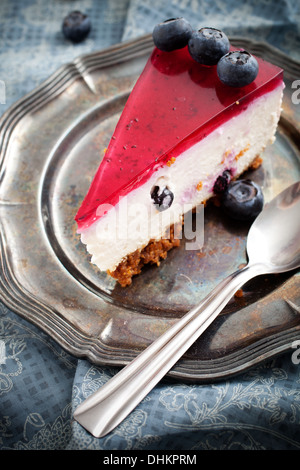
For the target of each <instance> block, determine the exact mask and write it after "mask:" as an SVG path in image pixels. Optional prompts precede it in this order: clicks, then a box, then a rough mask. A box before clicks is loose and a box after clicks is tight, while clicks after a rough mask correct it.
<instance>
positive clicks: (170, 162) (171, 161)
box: [166, 157, 176, 166]
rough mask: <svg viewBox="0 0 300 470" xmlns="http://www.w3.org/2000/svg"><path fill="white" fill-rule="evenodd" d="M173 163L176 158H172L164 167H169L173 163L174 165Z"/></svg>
mask: <svg viewBox="0 0 300 470" xmlns="http://www.w3.org/2000/svg"><path fill="white" fill-rule="evenodd" d="M175 161H176V158H175V157H172V158H171V159H170V160H168V161H167V163H166V165H167V166H171V165H173V163H175Z"/></svg>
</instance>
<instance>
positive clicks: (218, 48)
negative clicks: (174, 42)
mask: <svg viewBox="0 0 300 470" xmlns="http://www.w3.org/2000/svg"><path fill="white" fill-rule="evenodd" d="M229 48H230V43H229V39H228V37H227V36H226V34H224V33H223V31H220V30H219V29H215V28H201V29H199V31H194V32H193V34H192V36H191V38H190V39H189V42H188V49H189V53H190V55H191V57H192V58H193V59H194V60H195V61H196V62H199V63H200V64H203V65H215V64H217V63H218V61H219V60H220V59H221V57H223V55H225V54H227V52H228V51H229Z"/></svg>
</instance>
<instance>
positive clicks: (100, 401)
mask: <svg viewBox="0 0 300 470" xmlns="http://www.w3.org/2000/svg"><path fill="white" fill-rule="evenodd" d="M247 252H248V258H249V262H248V264H247V266H246V267H244V268H242V269H240V270H238V271H236V272H235V273H233V274H231V275H230V276H228V277H227V278H226V279H224V280H223V281H222V282H221V283H220V284H219V285H217V286H216V287H215V288H214V289H213V291H212V292H211V293H210V294H209V295H208V296H207V297H205V299H203V300H202V301H201V302H200V304H198V305H197V306H196V307H195V308H193V309H192V310H190V311H189V312H188V313H187V314H185V315H184V316H183V317H182V318H181V319H180V320H179V321H178V322H176V323H175V325H173V326H172V327H171V328H169V329H168V330H167V331H166V333H164V334H163V335H162V336H160V337H159V338H158V339H157V340H155V341H154V342H153V343H152V344H151V345H150V346H149V347H148V348H146V349H145V350H144V351H143V352H142V353H141V354H139V355H138V356H137V357H136V358H135V359H134V360H133V361H132V362H130V363H129V364H128V365H127V366H125V367H124V368H123V369H122V370H121V371H120V372H119V373H118V374H116V375H115V376H114V377H113V378H112V379H111V380H109V381H108V382H107V383H106V384H105V385H104V386H103V387H102V388H101V389H99V390H98V391H96V392H95V393H94V394H92V395H91V396H90V397H89V398H87V399H86V400H85V401H84V402H83V403H81V404H80V405H79V406H78V408H77V409H76V411H75V413H74V418H75V419H76V420H77V421H78V422H79V423H80V424H81V425H82V426H83V427H84V428H86V429H87V430H88V431H89V432H90V433H91V434H93V435H94V436H95V437H103V436H105V435H106V434H108V433H109V432H110V431H112V430H113V429H114V428H115V427H116V426H117V425H118V424H119V423H120V422H121V421H123V419H124V418H125V417H126V416H127V415H128V414H129V413H130V412H131V411H132V410H133V409H134V408H135V407H136V406H137V405H138V404H139V403H140V401H141V400H142V399H143V398H144V397H145V396H146V395H147V394H148V393H149V392H150V390H152V388H153V387H154V386H155V385H156V384H157V383H158V382H159V381H160V380H161V378H162V377H163V376H164V375H165V374H166V373H167V372H168V371H169V370H170V369H171V367H172V366H173V365H174V364H175V363H176V362H177V361H178V360H179V359H180V357H181V356H182V355H183V354H184V353H185V352H186V351H187V349H188V348H189V347H190V346H191V345H192V344H193V343H194V341H196V339H197V338H198V337H199V336H200V335H201V334H202V333H203V331H205V330H206V328H207V327H208V326H209V325H210V324H211V323H212V321H213V320H214V319H215V318H216V317H217V315H218V314H219V313H220V312H221V310H222V309H223V308H224V307H225V305H226V304H227V303H228V301H229V300H230V298H231V297H232V296H233V295H234V293H235V292H236V291H237V290H238V289H239V288H240V287H241V286H242V285H243V284H244V283H245V282H247V281H249V280H250V279H252V278H253V277H255V276H257V275H260V274H270V273H282V272H286V271H289V270H292V269H296V268H297V267H299V266H300V181H299V182H297V183H295V184H293V185H292V186H290V187H289V188H287V189H285V190H284V191H283V192H282V193H281V194H279V195H278V196H277V197H276V198H275V199H273V200H272V201H271V202H270V203H268V204H266V205H265V207H264V209H263V211H262V212H261V213H260V214H259V216H258V217H257V218H256V220H255V222H254V223H253V224H252V226H251V228H250V230H249V234H248V239H247Z"/></svg>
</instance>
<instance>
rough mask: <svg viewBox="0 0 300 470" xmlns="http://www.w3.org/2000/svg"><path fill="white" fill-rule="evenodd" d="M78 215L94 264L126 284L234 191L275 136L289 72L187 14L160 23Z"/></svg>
mask: <svg viewBox="0 0 300 470" xmlns="http://www.w3.org/2000/svg"><path fill="white" fill-rule="evenodd" d="M153 39H154V43H155V47H154V50H153V52H152V54H151V56H150V57H149V60H148V62H147V64H146V66H145V68H144V70H143V72H142V73H141V75H140V77H139V79H138V80H137V82H136V85H135V87H134V88H133V90H132V92H131V94H130V96H129V98H128V101H127V103H126V105H125V107H124V110H123V112H122V115H121V117H120V120H119V122H118V124H117V126H116V129H115V131H114V133H113V135H112V138H111V140H110V143H109V145H108V147H107V149H106V152H105V155H104V157H103V159H102V161H101V163H100V166H99V168H98V170H97V172H96V175H95V177H94V179H93V181H92V184H91V186H90V188H89V190H88V193H87V195H86V197H85V199H84V200H83V202H82V205H81V207H80V208H79V210H78V213H77V215H76V221H77V225H78V233H79V234H80V235H81V241H82V242H83V243H84V244H85V245H86V248H87V251H88V252H89V253H90V254H91V255H92V259H91V262H92V263H94V264H96V265H97V266H98V267H99V269H100V270H101V271H106V272H108V273H109V274H110V275H111V276H112V277H113V278H115V279H117V280H118V281H119V283H120V284H121V285H122V286H126V285H129V284H130V283H131V282H132V277H133V276H134V275H135V274H138V273H140V272H141V269H142V267H143V265H144V264H148V263H155V264H157V265H159V263H160V260H161V259H163V258H165V257H166V255H167V252H168V251H169V250H170V249H171V248H173V247H174V246H178V245H179V243H180V239H179V238H178V237H177V236H176V231H177V228H178V227H180V226H181V225H182V221H183V217H184V212H185V210H187V209H186V208H188V209H190V208H191V207H196V206H198V205H200V204H202V203H204V202H206V201H208V200H209V199H210V198H212V197H213V196H215V195H216V193H217V192H218V191H219V192H222V191H223V192H224V191H226V190H228V186H230V185H231V184H233V181H235V180H236V179H237V177H239V176H240V175H242V174H243V173H244V172H245V171H246V170H247V169H249V168H250V167H252V166H255V165H258V164H259V162H260V155H261V154H262V152H263V150H264V149H265V147H266V146H267V145H269V144H270V143H272V142H273V140H274V136H275V132H276V128H277V124H278V120H279V116H280V111H281V101H282V92H283V87H284V86H283V71H282V70H281V69H280V68H279V67H277V66H274V65H272V64H270V63H268V62H266V61H264V60H263V59H260V58H256V57H254V56H252V55H251V54H249V53H248V52H246V51H244V50H238V49H234V48H232V47H231V46H230V44H229V41H228V39H227V37H226V36H225V34H224V33H223V32H221V31H218V30H215V29H213V28H202V29H201V30H199V31H193V30H192V28H191V27H190V25H189V24H188V23H187V22H186V21H185V20H184V19H182V18H179V19H174V20H168V21H166V22H164V23H161V24H160V25H157V27H156V28H155V29H154V32H153Z"/></svg>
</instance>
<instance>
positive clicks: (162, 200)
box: [151, 186, 174, 212]
mask: <svg viewBox="0 0 300 470" xmlns="http://www.w3.org/2000/svg"><path fill="white" fill-rule="evenodd" d="M151 198H152V199H153V201H154V204H155V205H156V208H157V209H158V210H159V211H160V212H163V211H165V210H166V209H169V207H170V206H171V205H172V202H173V199H174V194H173V193H172V191H170V189H169V188H167V187H165V188H163V189H162V190H160V188H159V186H154V188H153V189H152V191H151Z"/></svg>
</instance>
